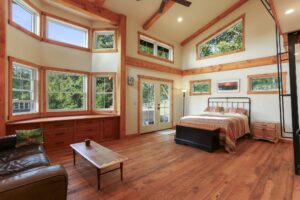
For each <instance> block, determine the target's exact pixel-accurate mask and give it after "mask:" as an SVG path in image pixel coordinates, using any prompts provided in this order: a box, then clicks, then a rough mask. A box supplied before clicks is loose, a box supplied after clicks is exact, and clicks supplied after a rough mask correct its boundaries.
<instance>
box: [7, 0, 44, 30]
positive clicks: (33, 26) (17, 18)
mask: <svg viewBox="0 0 300 200" xmlns="http://www.w3.org/2000/svg"><path fill="white" fill-rule="evenodd" d="M11 20H12V21H13V22H14V23H16V24H17V25H19V26H20V27H22V28H23V29H25V30H26V31H29V32H32V33H34V34H36V35H39V13H38V12H37V11H36V10H35V9H33V8H32V7H31V6H30V5H29V4H27V3H25V2H24V1H22V0H13V1H12V4H11Z"/></svg>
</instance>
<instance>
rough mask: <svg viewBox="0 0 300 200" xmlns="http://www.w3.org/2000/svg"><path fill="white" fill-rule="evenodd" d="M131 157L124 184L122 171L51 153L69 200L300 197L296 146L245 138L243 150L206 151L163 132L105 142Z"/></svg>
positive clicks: (241, 143)
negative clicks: (102, 170) (100, 169)
mask: <svg viewBox="0 0 300 200" xmlns="http://www.w3.org/2000/svg"><path fill="white" fill-rule="evenodd" d="M102 145H104V146H106V147H108V148H111V149H112V150H114V151H116V152H118V153H120V154H123V155H125V156H127V157H128V158H129V160H128V161H127V162H125V163H124V181H123V182H121V181H120V176H119V173H120V172H119V171H115V172H112V173H108V174H106V175H103V176H101V191H97V180H96V178H97V176H96V169H95V168H94V167H92V166H91V165H90V164H89V163H88V162H86V161H85V160H83V159H82V158H80V157H79V156H78V157H77V165H76V167H74V166H73V160H72V152H71V149H70V148H68V149H59V150H57V151H52V152H48V155H49V158H50V160H51V161H52V163H53V164H55V163H60V164H63V165H64V166H65V167H66V169H67V172H68V174H69V188H68V190H69V191H68V199H76V200H80V199H85V200H87V199H159V200H161V199H172V200H173V199H189V200H191V199H230V200H232V199H237V200H245V199H272V200H276V199H280V200H281V199H287V200H290V199H293V198H294V199H299V197H300V179H299V177H295V176H294V174H293V172H294V168H293V156H292V151H293V146H292V143H289V142H279V143H277V144H272V143H268V142H262V141H254V140H252V139H248V138H245V139H241V140H240V141H239V143H238V152H237V153H236V154H228V153H226V152H225V151H224V150H223V149H219V150H217V151H216V152H214V153H207V152H204V151H201V150H199V149H197V148H193V147H189V146H184V145H178V144H175V143H174V135H162V134H158V133H152V134H146V135H143V136H138V137H131V138H126V139H123V140H119V141H112V142H105V143H102Z"/></svg>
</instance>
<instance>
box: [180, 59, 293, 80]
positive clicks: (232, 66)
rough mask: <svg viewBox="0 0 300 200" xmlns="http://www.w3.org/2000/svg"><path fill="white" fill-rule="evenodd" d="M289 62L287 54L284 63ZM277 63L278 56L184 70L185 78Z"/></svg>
mask: <svg viewBox="0 0 300 200" xmlns="http://www.w3.org/2000/svg"><path fill="white" fill-rule="evenodd" d="M287 60H288V54H287V53H285V54H283V55H282V61H283V62H287ZM276 63H277V58H276V56H268V57H262V58H255V59H250V60H243V61H237V62H231V63H225V64H219V65H213V66H207V67H199V68H194V69H187V70H183V76H189V75H195V74H206V73H213V72H222V71H230V70H239V69H245V68H252V67H262V66H266V65H273V64H276Z"/></svg>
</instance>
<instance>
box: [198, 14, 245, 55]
mask: <svg viewBox="0 0 300 200" xmlns="http://www.w3.org/2000/svg"><path fill="white" fill-rule="evenodd" d="M243 26H244V18H241V19H239V20H238V21H237V22H235V23H234V24H233V25H230V26H229V27H224V28H222V29H223V31H222V32H221V33H218V34H217V35H216V34H214V36H213V37H209V39H205V40H204V41H202V42H200V43H198V44H197V45H196V47H197V58H198V59H203V58H208V57H212V56H218V55H219V56H220V55H223V54H228V53H234V52H237V51H241V50H243V49H244V42H243V37H244V31H243V30H244V27H243ZM224 29H225V30H224Z"/></svg>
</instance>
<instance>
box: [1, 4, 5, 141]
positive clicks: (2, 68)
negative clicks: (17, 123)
mask: <svg viewBox="0 0 300 200" xmlns="http://www.w3.org/2000/svg"><path fill="white" fill-rule="evenodd" d="M6 19H7V1H6V0H4V2H2V3H1V4H0V136H2V135H5V134H6V132H5V120H6V119H5V116H6V114H5V113H6V109H5V98H6V92H5V85H6V83H5V82H6V76H5V75H6V22H7V20H6Z"/></svg>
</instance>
